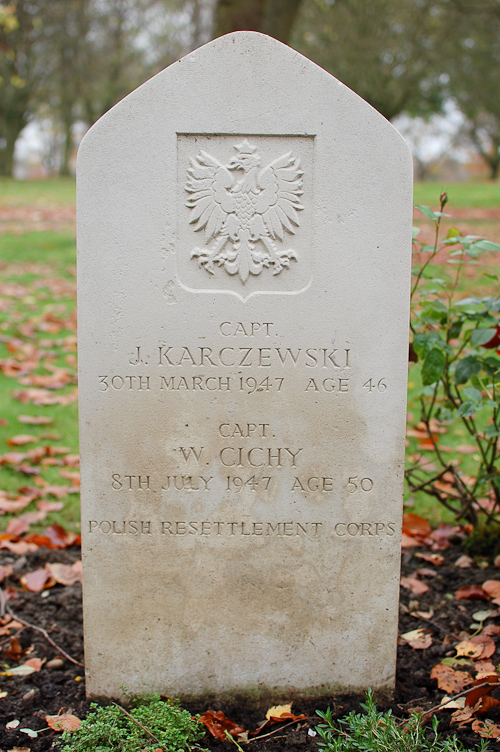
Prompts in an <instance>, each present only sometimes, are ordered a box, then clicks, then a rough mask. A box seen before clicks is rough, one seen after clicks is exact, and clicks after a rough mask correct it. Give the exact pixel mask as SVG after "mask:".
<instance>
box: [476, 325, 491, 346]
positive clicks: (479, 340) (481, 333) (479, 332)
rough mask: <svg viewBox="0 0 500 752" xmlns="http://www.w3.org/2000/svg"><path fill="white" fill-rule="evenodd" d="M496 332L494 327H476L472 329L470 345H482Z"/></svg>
mask: <svg viewBox="0 0 500 752" xmlns="http://www.w3.org/2000/svg"><path fill="white" fill-rule="evenodd" d="M496 333H497V332H496V329H485V328H484V327H478V328H477V329H474V331H473V332H472V334H471V338H470V341H471V345H472V346H473V347H479V345H484V344H486V342H489V341H490V339H493V337H494V336H495V334H496Z"/></svg>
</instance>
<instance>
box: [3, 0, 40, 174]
mask: <svg viewBox="0 0 500 752" xmlns="http://www.w3.org/2000/svg"><path fill="white" fill-rule="evenodd" d="M48 4H49V2H48V0H16V1H15V2H12V3H11V4H9V5H6V4H4V3H2V4H0V175H10V174H11V173H12V168H13V162H14V147H15V143H16V141H17V138H18V136H19V134H20V132H21V131H22V129H23V128H24V126H25V125H26V123H27V122H28V118H29V115H30V111H31V110H32V108H33V107H34V102H35V98H36V94H37V91H38V88H39V86H40V83H41V81H42V80H43V77H44V67H43V60H42V59H41V57H40V54H39V52H40V49H41V47H42V44H41V43H42V40H43V34H44V27H43V23H42V22H41V14H43V11H45V10H46V8H47V6H48Z"/></svg>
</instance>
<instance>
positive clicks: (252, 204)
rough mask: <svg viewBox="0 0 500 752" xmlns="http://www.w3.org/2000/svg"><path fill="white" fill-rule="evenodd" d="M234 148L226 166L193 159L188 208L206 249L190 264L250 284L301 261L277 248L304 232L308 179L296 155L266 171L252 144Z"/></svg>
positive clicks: (281, 159)
mask: <svg viewBox="0 0 500 752" xmlns="http://www.w3.org/2000/svg"><path fill="white" fill-rule="evenodd" d="M234 148H235V150H236V155H235V156H233V157H232V159H231V160H230V161H229V162H228V163H227V165H224V164H222V162H219V160H218V159H216V158H215V157H213V156H212V155H211V154H208V152H206V151H200V153H199V154H198V155H197V156H196V157H194V158H191V166H190V168H189V169H188V180H187V183H186V191H187V193H188V194H189V198H188V200H187V201H186V206H188V207H189V209H190V210H191V219H190V223H191V224H194V229H195V231H196V232H198V231H200V230H204V231H205V243H206V245H205V246H202V247H196V248H194V249H193V251H192V252H191V258H196V259H198V263H199V265H200V267H204V268H205V269H206V271H207V272H209V273H210V274H214V273H215V268H214V264H217V265H218V266H219V267H221V268H223V269H225V271H226V272H227V273H228V274H230V275H236V274H237V275H238V277H239V279H240V281H241V282H242V284H245V283H246V281H247V279H248V277H249V275H250V274H252V275H255V276H257V275H259V274H261V272H262V270H263V269H264V268H268V269H272V273H273V275H276V274H279V273H280V272H281V271H282V270H283V269H285V268H288V267H289V266H290V261H291V260H292V259H293V260H295V261H296V260H297V254H296V252H295V251H294V250H292V249H288V250H284V249H282V248H279V247H278V245H277V243H278V242H279V241H281V242H283V240H284V237H285V232H286V233H290V234H292V235H293V234H294V229H293V226H294V225H295V226H296V227H298V226H299V215H298V213H297V212H298V211H301V210H302V209H303V208H304V207H303V206H302V204H301V198H300V197H301V196H302V192H303V191H302V184H303V181H302V175H303V174H304V173H303V171H302V170H301V169H300V160H299V159H298V158H296V157H294V156H293V154H292V152H288V153H286V154H283V155H282V156H279V157H278V158H277V159H274V160H272V161H271V162H270V163H269V164H268V165H266V166H265V167H262V157H261V155H260V154H259V152H258V150H257V147H256V146H254V145H252V144H251V143H250V142H249V141H248V140H247V139H245V140H244V141H242V142H241V143H239V144H235V145H234ZM211 240H213V244H212V246H211V247H210V248H209V247H208V243H209V242H210V241H211Z"/></svg>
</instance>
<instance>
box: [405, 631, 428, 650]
mask: <svg viewBox="0 0 500 752" xmlns="http://www.w3.org/2000/svg"><path fill="white" fill-rule="evenodd" d="M401 638H402V639H403V640H404V641H405V642H407V643H408V644H409V645H410V646H411V647H412V648H414V650H426V649H427V648H430V646H431V645H432V636H431V634H430V633H429V632H426V630H425V629H413V630H412V631H411V632H406V633H405V634H402V635H401Z"/></svg>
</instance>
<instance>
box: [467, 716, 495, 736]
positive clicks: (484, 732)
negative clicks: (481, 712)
mask: <svg viewBox="0 0 500 752" xmlns="http://www.w3.org/2000/svg"><path fill="white" fill-rule="evenodd" d="M472 730H473V731H474V732H475V733H476V734H479V736H482V737H483V738H484V739H498V737H500V726H498V725H497V724H496V723H493V722H492V721H479V720H476V721H474V722H473V724H472Z"/></svg>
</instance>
